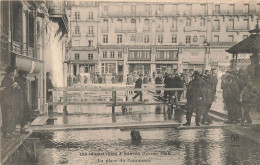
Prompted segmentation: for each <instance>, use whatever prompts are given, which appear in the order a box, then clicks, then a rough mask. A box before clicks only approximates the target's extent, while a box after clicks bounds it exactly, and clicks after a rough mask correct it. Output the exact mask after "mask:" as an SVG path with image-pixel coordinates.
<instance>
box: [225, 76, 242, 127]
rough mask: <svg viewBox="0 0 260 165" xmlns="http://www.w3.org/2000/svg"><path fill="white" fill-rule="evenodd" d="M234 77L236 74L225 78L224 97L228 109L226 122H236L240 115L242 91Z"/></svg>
mask: <svg viewBox="0 0 260 165" xmlns="http://www.w3.org/2000/svg"><path fill="white" fill-rule="evenodd" d="M234 79H235V77H234V76H232V75H227V76H226V80H225V82H226V83H225V84H224V86H223V98H224V102H225V105H226V107H227V110H228V121H225V123H226V124H236V123H237V120H238V118H239V117H240V112H239V96H240V91H239V88H238V85H237V83H236V82H235V81H234Z"/></svg>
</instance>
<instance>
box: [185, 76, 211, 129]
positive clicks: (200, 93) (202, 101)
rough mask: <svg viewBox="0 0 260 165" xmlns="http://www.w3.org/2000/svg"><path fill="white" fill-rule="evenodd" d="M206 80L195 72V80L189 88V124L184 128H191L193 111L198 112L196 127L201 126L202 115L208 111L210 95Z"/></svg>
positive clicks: (187, 118) (187, 117)
mask: <svg viewBox="0 0 260 165" xmlns="http://www.w3.org/2000/svg"><path fill="white" fill-rule="evenodd" d="M206 88H207V87H206V85H205V82H204V80H202V79H201V78H200V75H199V72H197V71H195V72H194V79H193V80H192V81H190V83H189V85H188V88H187V113H186V120H187V122H186V123H185V124H184V126H189V125H190V122H191V116H192V113H193V111H194V110H195V112H196V126H200V119H201V114H202V113H205V112H206V110H207V103H208V102H209V100H208V97H209V96H208V94H207V89H206Z"/></svg>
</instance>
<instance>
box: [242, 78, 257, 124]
mask: <svg viewBox="0 0 260 165" xmlns="http://www.w3.org/2000/svg"><path fill="white" fill-rule="evenodd" d="M240 101H242V105H243V108H242V112H243V113H242V118H241V122H242V125H243V124H244V122H245V120H246V121H247V124H251V123H252V119H251V117H250V114H249V112H250V111H251V110H252V109H253V108H256V103H257V101H258V100H257V89H256V87H255V86H253V83H252V80H250V79H248V80H247V86H246V87H245V88H244V89H243V90H242V92H241V94H240Z"/></svg>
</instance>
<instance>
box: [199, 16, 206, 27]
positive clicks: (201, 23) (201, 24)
mask: <svg viewBox="0 0 260 165" xmlns="http://www.w3.org/2000/svg"><path fill="white" fill-rule="evenodd" d="M200 26H205V19H204V18H200Z"/></svg>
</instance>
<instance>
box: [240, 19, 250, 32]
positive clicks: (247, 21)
mask: <svg viewBox="0 0 260 165" xmlns="http://www.w3.org/2000/svg"><path fill="white" fill-rule="evenodd" d="M242 27H243V29H245V30H249V20H248V19H243V26H242Z"/></svg>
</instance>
